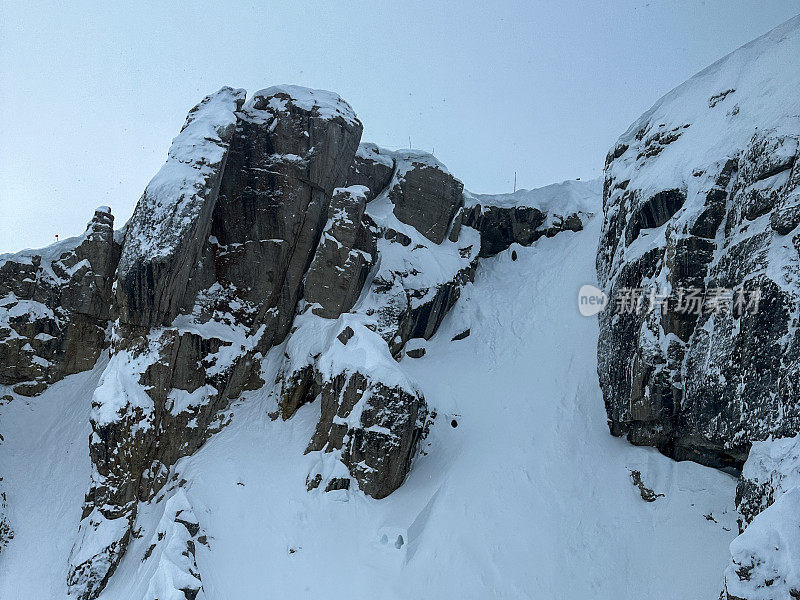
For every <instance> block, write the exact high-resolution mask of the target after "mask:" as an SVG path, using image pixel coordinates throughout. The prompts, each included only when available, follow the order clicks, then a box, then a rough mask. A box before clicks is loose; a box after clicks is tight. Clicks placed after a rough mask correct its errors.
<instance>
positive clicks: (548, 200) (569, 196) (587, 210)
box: [464, 177, 603, 215]
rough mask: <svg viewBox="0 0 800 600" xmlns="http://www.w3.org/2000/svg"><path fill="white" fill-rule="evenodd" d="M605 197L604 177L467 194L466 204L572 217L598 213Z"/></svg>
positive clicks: (465, 195)
mask: <svg viewBox="0 0 800 600" xmlns="http://www.w3.org/2000/svg"><path fill="white" fill-rule="evenodd" d="M602 196H603V178H602V177H597V178H595V179H589V180H586V181H579V180H573V179H568V180H567V181H562V182H561V183H553V184H550V185H546V186H544V187H540V188H534V189H532V190H517V191H516V192H513V193H510V194H474V193H472V192H468V191H465V192H464V205H465V206H467V207H472V206H476V205H481V206H497V207H498V208H513V207H516V206H525V207H531V208H536V209H539V210H540V211H542V212H544V213H557V214H560V215H570V214H574V213H583V214H596V213H598V212H600V210H602V207H601V206H600V204H599V203H598V199H600V198H602Z"/></svg>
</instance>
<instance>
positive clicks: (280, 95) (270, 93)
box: [244, 84, 360, 125]
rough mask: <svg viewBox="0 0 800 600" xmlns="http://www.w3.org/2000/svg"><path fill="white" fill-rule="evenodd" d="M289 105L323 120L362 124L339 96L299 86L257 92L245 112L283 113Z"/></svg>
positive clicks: (283, 86)
mask: <svg viewBox="0 0 800 600" xmlns="http://www.w3.org/2000/svg"><path fill="white" fill-rule="evenodd" d="M265 98H269V99H270V100H269V102H268V103H267V106H261V104H263V100H264V99H265ZM287 104H292V105H294V106H296V107H298V108H300V109H302V110H305V111H308V112H311V113H312V114H314V115H315V116H318V117H320V118H322V119H335V118H337V117H339V118H342V119H344V120H345V122H346V123H348V124H349V125H356V124H357V123H360V121H359V120H358V117H357V116H356V113H355V111H354V110H353V107H352V106H350V105H349V104H348V103H347V102H346V101H345V100H343V99H342V97H341V96H339V94H337V93H335V92H329V91H327V90H315V89H311V88H306V87H302V86H299V85H287V84H284V85H273V86H270V87H268V88H264V89H263V90H258V91H257V92H255V93H254V94H253V95H252V96H251V97H250V98H249V99H248V100H247V102H246V103H245V105H244V112H249V111H251V110H253V109H261V110H263V109H264V108H269V109H270V110H273V111H283V110H285V109H286V106H287Z"/></svg>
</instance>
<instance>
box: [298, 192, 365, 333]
mask: <svg viewBox="0 0 800 600" xmlns="http://www.w3.org/2000/svg"><path fill="white" fill-rule="evenodd" d="M368 192H369V190H368V189H367V188H366V187H364V186H351V187H348V188H339V189H337V190H336V191H335V193H334V195H333V198H332V199H331V203H330V209H329V211H328V212H329V214H330V218H329V219H328V223H327V224H326V226H325V229H324V231H323V232H322V239H321V240H320V242H319V245H318V246H317V250H316V252H315V253H314V259H313V260H312V261H311V266H310V267H309V269H308V275H306V281H305V292H304V298H305V299H306V300H307V301H308V302H310V303H312V304H318V305H319V306H315V307H313V308H312V309H311V310H312V311H313V313H314V314H315V315H319V316H320V317H325V318H328V319H335V318H336V317H338V316H339V315H340V314H342V313H344V312H348V311H349V310H350V309H351V308H353V305H354V304H355V303H356V300H358V296H359V294H361V289H362V288H363V287H364V283H365V282H366V280H367V276H368V275H369V272H370V269H371V268H372V266H373V265H374V264H375V261H376V260H377V257H378V248H377V244H376V240H375V233H374V232H373V231H371V230H370V227H372V228H374V226H375V225H374V223H373V222H372V219H370V218H369V217H365V215H364V210H365V209H366V208H367V194H368Z"/></svg>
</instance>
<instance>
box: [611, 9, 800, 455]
mask: <svg viewBox="0 0 800 600" xmlns="http://www.w3.org/2000/svg"><path fill="white" fill-rule="evenodd" d="M798 50H800V35H798V28H797V25H796V23H795V24H792V22H789V23H787V24H786V25H785V26H782V27H781V28H778V29H776V30H775V31H773V32H771V33H770V34H768V35H767V36H764V37H763V38H760V39H759V40H757V41H756V42H753V43H752V44H748V45H747V46H745V47H743V48H742V49H740V50H738V51H737V52H735V53H733V54H732V55H730V56H728V57H726V58H725V59H723V60H722V61H720V62H718V63H717V64H715V65H714V66H713V67H710V68H709V69H707V70H706V71H704V72H702V73H701V74H699V75H697V76H696V77H694V78H692V79H690V80H689V81H688V82H686V83H685V84H683V85H682V86H680V87H678V88H677V89H675V90H674V91H672V92H671V93H670V94H668V95H667V96H665V97H664V98H663V99H662V100H660V101H659V102H658V103H657V104H656V105H655V106H654V107H653V108H652V109H651V110H650V111H648V112H647V113H646V114H645V115H643V116H642V118H640V119H639V121H637V122H636V123H635V124H634V125H632V126H631V128H630V129H629V130H628V132H626V133H625V134H624V135H623V136H622V137H621V138H620V140H619V142H618V143H617V145H616V146H615V148H614V149H613V150H612V151H611V152H610V153H609V155H608V158H607V162H606V177H605V191H604V213H605V221H604V226H603V234H602V239H601V244H600V249H599V252H598V257H597V270H598V274H599V278H600V282H601V284H602V285H603V286H604V288H605V290H606V292H608V293H609V297H610V298H611V303H610V304H609V306H608V307H607V309H606V310H605V311H604V312H603V313H602V314H601V318H600V340H599V346H598V361H599V363H598V372H599V376H600V384H601V387H602V389H603V393H604V397H605V402H606V409H607V412H608V418H609V424H610V427H611V431H612V433H614V434H615V435H623V436H626V437H627V438H628V439H629V440H630V441H631V442H633V443H635V444H643V445H652V446H656V447H658V448H660V449H661V450H662V451H663V452H665V453H666V454H668V455H670V456H673V457H675V458H678V459H691V460H695V461H698V462H701V463H704V464H708V465H712V466H716V467H733V468H738V467H740V466H741V465H742V463H743V462H744V460H745V459H746V457H747V453H748V451H749V449H750V445H751V443H752V442H753V441H755V440H761V439H765V438H767V437H768V436H770V435H774V436H787V435H794V434H796V433H797V432H798V431H800V410H799V409H798V405H797V402H795V401H794V398H796V396H797V393H798V389H800V387H798V386H799V385H800V379H799V377H800V373H799V371H798V369H800V367H799V366H798V365H800V337H798V333H797V328H796V323H797V319H798V310H800V257H798V251H799V250H800V243H798V240H800V237H798V235H799V234H797V233H796V231H797V230H796V227H797V224H798V222H800V221H798V220H797V219H796V218H795V216H794V215H795V213H796V210H797V206H798V205H800V170H799V169H800V166H799V165H798V161H797V149H798V137H799V136H800V124H799V123H798V121H797V115H796V113H797V111H796V101H794V102H792V101H791V100H790V99H789V98H796V91H797V88H798V82H797V81H780V82H778V81H775V80H774V78H771V76H769V75H767V74H766V73H768V72H769V69H768V68H767V67H768V65H770V64H778V62H776V61H781V60H789V58H788V57H789V56H791V55H793V54H794V53H795V52H796V51H798ZM724 90H730V91H728V93H726V94H725V95H724V97H721V96H720V95H719V92H721V91H724ZM792 90H794V91H792ZM793 94H795V95H794V96H793ZM764 98H769V99H770V100H769V102H770V106H771V107H772V108H770V109H765V108H764V106H763V102H762V99H764ZM710 99H716V100H714V101H712V100H710ZM630 290H644V291H643V292H641V291H640V292H637V293H639V295H640V296H641V297H642V298H641V300H640V301H639V302H640V305H639V308H638V309H637V308H635V307H633V309H632V310H631V308H632V307H631V306H627V307H624V306H622V305H623V304H624V303H625V302H624V301H625V300H626V297H627V299H628V300H630V297H629V296H630ZM651 293H653V294H654V295H653V296H650V294H651ZM692 294H693V295H694V296H695V297H696V298H695V299H696V300H697V299H699V301H700V302H701V303H702V304H701V305H700V306H699V310H697V308H698V305H697V304H692V303H691V302H692V300H691V295H692ZM662 295H664V296H667V297H663V296H662ZM620 309H621V310H620ZM619 312H622V313H624V314H615V313H619Z"/></svg>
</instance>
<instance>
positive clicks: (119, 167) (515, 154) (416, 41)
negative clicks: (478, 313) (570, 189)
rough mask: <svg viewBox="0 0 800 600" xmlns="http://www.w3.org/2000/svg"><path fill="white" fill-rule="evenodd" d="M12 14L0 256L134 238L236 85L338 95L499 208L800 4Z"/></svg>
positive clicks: (32, 5) (99, 8)
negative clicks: (221, 95)
mask: <svg viewBox="0 0 800 600" xmlns="http://www.w3.org/2000/svg"><path fill="white" fill-rule="evenodd" d="M464 4H465V3H463V2H435V1H430V0H429V1H424V2H418V1H395V2H391V3H389V2H376V1H374V0H373V1H371V2H342V3H334V2H326V3H322V2H229V3H226V2H219V1H217V2H199V1H198V2H183V3H173V2H163V0H162V1H158V2H136V3H125V4H123V3H119V4H118V3H116V2H104V3H100V2H82V1H72V2H68V3H67V2H35V1H33V2H32V1H24V2H17V1H13V2H12V1H11V0H0V131H2V141H1V142H0V252H6V251H15V250H19V249H22V248H25V247H35V246H42V245H46V244H48V243H50V242H51V241H53V239H54V235H55V234H59V235H60V236H62V237H66V236H69V235H76V234H78V233H81V232H82V231H83V228H84V226H85V224H86V222H87V221H88V220H89V218H90V216H91V212H92V210H93V209H94V208H95V207H96V206H98V205H101V204H108V205H110V206H111V207H112V209H113V211H114V214H115V215H116V217H117V226H120V225H122V224H123V223H124V221H125V220H126V219H127V218H128V217H129V216H130V214H131V213H132V211H133V207H134V205H135V203H136V201H137V199H138V198H139V196H140V195H141V192H142V190H143V189H144V187H145V185H146V184H147V182H148V181H149V179H150V178H151V177H152V176H153V175H154V174H155V172H156V171H157V170H158V168H159V167H160V165H161V164H162V162H163V161H164V158H165V156H166V152H167V149H168V148H169V144H170V140H171V139H172V138H173V137H174V136H175V135H177V133H178V130H179V129H180V126H181V125H182V123H183V120H184V117H185V116H186V112H187V111H188V110H189V109H190V108H191V107H192V106H193V105H194V104H196V103H197V102H198V101H199V100H200V99H202V98H203V96H205V95H206V94H208V93H210V92H212V91H215V90H216V89H218V88H219V87H221V86H222V85H232V86H237V87H244V88H246V89H247V90H248V91H250V92H253V91H256V90H257V89H260V88H263V87H267V86H269V85H273V84H276V83H296V84H300V85H305V86H309V87H316V88H324V89H330V90H334V91H337V92H339V94H341V95H342V96H343V97H344V98H345V99H346V100H347V101H348V102H350V104H352V105H353V108H354V109H355V110H356V112H357V113H358V115H359V117H360V118H361V120H362V121H363V122H364V126H365V130H364V137H363V139H364V140H365V141H374V142H377V143H379V144H382V145H386V146H389V147H398V146H406V145H407V144H408V139H409V136H410V137H411V142H412V144H413V145H414V146H415V147H418V148H422V149H425V150H429V151H430V150H432V149H434V148H435V151H436V154H437V156H438V157H439V158H440V159H441V160H442V161H443V162H444V163H445V164H447V165H448V167H449V168H450V170H451V171H452V172H453V173H454V174H455V175H456V176H457V177H459V178H460V179H461V180H462V181H464V183H465V185H466V186H467V188H469V189H471V190H473V191H475V192H482V193H491V192H506V191H510V189H511V186H512V181H513V174H514V171H517V173H518V184H519V187H528V188H531V187H538V186H542V185H546V184H548V183H552V182H555V181H561V180H564V179H569V178H575V177H583V178H588V177H594V176H598V175H599V174H600V173H601V170H602V166H603V159H604V158H605V153H606V151H607V149H608V147H609V146H610V145H611V144H613V142H614V140H615V139H616V137H617V136H618V135H619V134H621V133H622V132H623V131H624V130H625V129H626V128H627V126H628V125H629V124H630V122H632V121H633V120H634V119H635V118H636V117H637V116H638V115H639V114H641V113H642V112H644V111H645V110H646V109H647V108H649V107H650V105H651V104H652V103H653V102H654V101H655V100H657V99H658V98H659V97H660V96H661V95H663V94H664V93H666V92H667V91H669V89H671V88H672V87H674V86H675V85H677V84H679V83H681V82H682V81H683V80H685V79H687V78H688V77H689V76H691V75H692V74H693V73H695V72H696V71H698V70H700V69H701V68H703V67H705V66H706V65H708V64H710V63H711V62H713V61H715V60H716V59H718V58H720V57H721V56H723V55H724V54H726V53H728V52H730V51H732V50H734V49H735V48H737V47H738V46H740V45H742V44H744V43H746V42H747V41H749V40H750V39H752V38H755V37H757V36H759V35H761V34H763V33H765V32H767V31H768V30H769V29H771V28H773V27H774V26H776V25H778V24H780V23H781V22H783V21H785V20H786V19H788V18H790V17H792V16H794V15H795V14H797V13H798V12H800V0H692V1H685V0H622V1H617V2H612V1H610V0H606V1H594V2H569V1H566V0H564V1H551V2H544V1H538V2H536V1H535V2H527V3H525V2H500V1H494V2H493V1H488V2H481V3H470V4H472V6H464Z"/></svg>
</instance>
